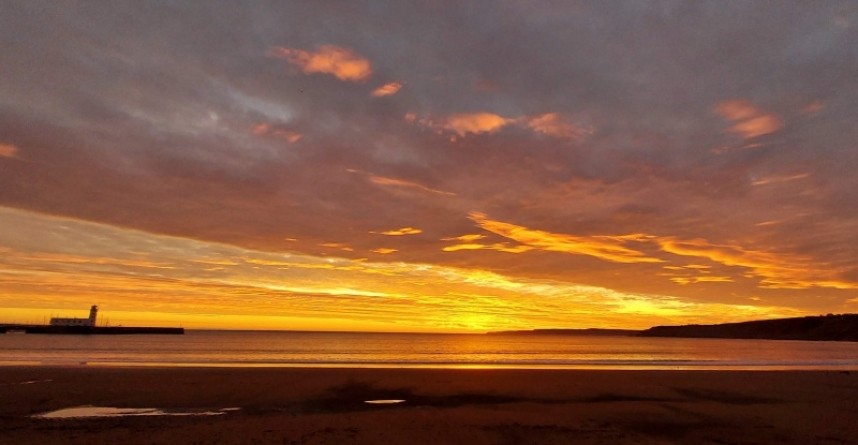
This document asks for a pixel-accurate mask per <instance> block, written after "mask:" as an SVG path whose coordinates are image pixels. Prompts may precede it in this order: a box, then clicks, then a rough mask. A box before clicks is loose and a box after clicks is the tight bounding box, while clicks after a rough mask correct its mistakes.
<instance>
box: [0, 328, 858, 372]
mask: <svg viewBox="0 0 858 445" xmlns="http://www.w3.org/2000/svg"><path fill="white" fill-rule="evenodd" d="M0 365H6V366H9V365H48V366H50V365H94V366H164V365H166V366H238V367H247V366H319V367H326V366H333V367H440V368H484V367H488V368H570V369H571V368H579V369H582V368H583V369H586V368H596V369H737V370H740V369H840V370H846V369H851V370H858V343H849V342H805V341H772V340H723V339H682V338H679V339H678V338H636V337H584V336H580V337H579V336H548V335H545V336H522V335H480V334H471V335H467V334H464V335H458V334H455V335H444V334H371V333H310V332H270V331H187V333H186V334H185V335H176V336H172V335H166V336H161V335H126V336H122V335H119V336H109V335H94V336H76V335H33V334H29V335H25V334H5V335H3V334H0Z"/></svg>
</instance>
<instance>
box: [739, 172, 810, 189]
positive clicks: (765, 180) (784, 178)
mask: <svg viewBox="0 0 858 445" xmlns="http://www.w3.org/2000/svg"><path fill="white" fill-rule="evenodd" d="M808 177H810V174H809V173H799V174H795V175H772V176H765V177H762V178H758V179H755V180H753V181H752V182H751V185H757V186H759V185H770V184H778V183H781V182H790V181H795V180H797V179H805V178H808Z"/></svg>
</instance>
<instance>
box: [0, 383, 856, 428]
mask: <svg viewBox="0 0 858 445" xmlns="http://www.w3.org/2000/svg"><path fill="white" fill-rule="evenodd" d="M0 391H2V393H3V395H4V401H5V402H6V403H3V404H0V420H2V422H0V425H2V426H0V443H4V444H5V443H8V444H28V443H34V444H35V443H39V444H54V443H56V444H60V443H62V444H77V443H81V444H83V443H89V444H98V443H120V442H121V443H125V444H138V443H139V444H142V443H201V444H202V443H221V444H223V443H228V444H229V443H236V444H237V443H278V444H282V443H290V444H315V443H367V444H370V443H381V442H384V443H389V444H395V443H414V442H418V441H425V442H427V443H471V444H474V445H477V444H483V443H486V444H489V443H585V444H586V443H617V444H625V443H643V444H650V443H652V444H655V443H796V444H798V443H802V444H805V443H820V444H821V443H855V442H856V441H858V424H856V422H854V409H855V407H856V406H858V373H855V372H847V371H726V372H725V371H715V370H701V371H669V370H646V371H632V370H611V371H604V370H548V369H543V370H526V369H515V370H508V369H402V368H399V369H395V368H301V367H294V368H230V367H216V368H211V367H206V368H194V367H99V366H97V367H91V366H74V367H61V366H59V367H54V366H37V367H33V366H6V367H0ZM373 399H384V400H387V399H391V400H393V399H396V400H404V402H402V403H400V404H392V405H370V404H366V403H364V402H365V401H366V400H373ZM83 405H94V406H101V407H122V408H158V409H164V410H178V411H182V410H209V411H211V410H219V409H225V408H240V409H239V410H235V411H229V412H224V413H223V415H217V416H192V415H191V416H182V417H169V416H151V417H116V418H85V419H37V418H32V417H30V416H33V415H36V414H41V413H45V412H49V411H52V410H58V409H64V408H70V407H76V406H83Z"/></svg>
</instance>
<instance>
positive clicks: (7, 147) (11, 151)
mask: <svg viewBox="0 0 858 445" xmlns="http://www.w3.org/2000/svg"><path fill="white" fill-rule="evenodd" d="M17 155H18V147H16V146H15V145H13V144H3V143H0V158H14V157H16V156H17Z"/></svg>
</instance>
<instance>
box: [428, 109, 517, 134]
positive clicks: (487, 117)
mask: <svg viewBox="0 0 858 445" xmlns="http://www.w3.org/2000/svg"><path fill="white" fill-rule="evenodd" d="M510 122H512V120H511V119H507V118H505V117H503V116H499V115H497V114H493V113H464V114H454V115H452V116H450V117H448V118H447V120H446V121H445V122H444V123H443V125H442V126H443V128H444V129H446V130H448V131H451V132H453V133H456V134H458V135H459V136H465V135H466V134H468V133H473V134H481V133H494V132H495V131H498V130H500V129H501V128H503V127H504V126H506V125H507V124H509V123H510Z"/></svg>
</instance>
